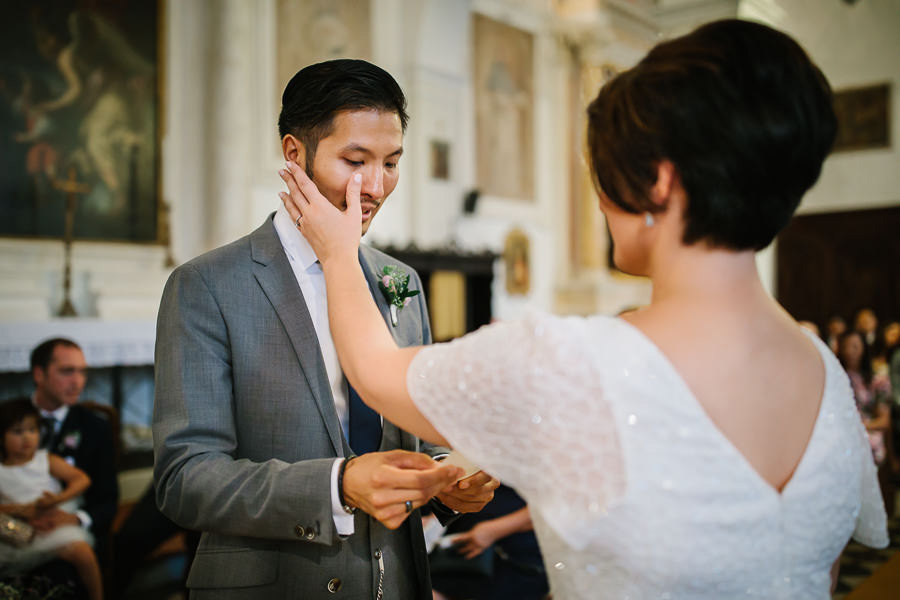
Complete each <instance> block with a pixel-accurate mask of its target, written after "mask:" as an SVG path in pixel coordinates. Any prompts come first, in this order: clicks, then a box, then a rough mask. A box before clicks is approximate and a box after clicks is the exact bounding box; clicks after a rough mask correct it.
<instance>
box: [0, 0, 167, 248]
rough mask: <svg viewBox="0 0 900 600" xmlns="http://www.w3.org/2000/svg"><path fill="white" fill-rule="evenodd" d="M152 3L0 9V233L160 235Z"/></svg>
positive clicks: (156, 24)
mask: <svg viewBox="0 0 900 600" xmlns="http://www.w3.org/2000/svg"><path fill="white" fill-rule="evenodd" d="M162 4H163V3H162V2H159V1H158V0H147V1H144V2H135V3H126V4H109V3H103V4H100V5H98V4H97V3H94V2H88V1H87V0H75V1H74V2H69V3H66V4H64V5H61V4H60V3H59V2H53V1H52V0H33V1H30V2H11V3H6V4H4V5H3V7H2V8H0V12H2V13H3V18H2V19H0V23H2V25H0V120H2V122H3V127H0V130H2V131H3V132H4V135H2V136H0V140H2V141H0V145H2V148H0V236H3V237H26V238H59V237H61V236H63V235H64V234H65V229H66V228H65V222H66V215H67V211H68V212H69V213H70V216H71V217H72V223H73V226H72V237H73V239H75V240H98V241H114V242H144V243H160V242H161V237H162V234H163V232H162V231H161V228H160V227H159V221H160V215H161V211H162V209H163V203H162V199H161V189H160V179H161V178H160V145H161V144H160V142H161V134H162V127H161V123H162V122H163V119H162V110H163V103H162V93H161V91H162V90H161V81H162V72H161V71H162V69H161V66H162V64H163V61H162V60H160V56H161V55H162V47H163V35H162V24H163V22H164V21H163V18H162V16H163V15H162Z"/></svg>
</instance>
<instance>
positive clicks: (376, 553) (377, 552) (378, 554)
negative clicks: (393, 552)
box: [374, 550, 381, 558]
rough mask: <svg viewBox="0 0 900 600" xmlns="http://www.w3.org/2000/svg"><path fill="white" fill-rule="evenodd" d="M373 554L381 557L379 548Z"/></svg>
mask: <svg viewBox="0 0 900 600" xmlns="http://www.w3.org/2000/svg"><path fill="white" fill-rule="evenodd" d="M374 556H375V558H381V550H376V551H375V554H374Z"/></svg>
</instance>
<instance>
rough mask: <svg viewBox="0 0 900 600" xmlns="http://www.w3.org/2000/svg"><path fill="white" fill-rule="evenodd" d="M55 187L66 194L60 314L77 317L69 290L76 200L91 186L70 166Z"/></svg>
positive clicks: (70, 285) (54, 183) (55, 183)
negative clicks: (82, 180)
mask: <svg viewBox="0 0 900 600" xmlns="http://www.w3.org/2000/svg"><path fill="white" fill-rule="evenodd" d="M53 187H54V188H56V189H58V190H59V191H61V192H63V193H65V194H66V230H65V234H64V235H63V247H64V248H65V268H64V274H63V303H62V306H61V307H60V308H59V316H61V317H76V316H78V315H77V314H76V313H75V307H74V306H73V305H72V300H71V299H70V298H69V292H70V290H71V287H72V238H73V233H72V231H73V229H74V225H75V202H76V200H77V199H78V194H87V193H88V192H89V191H90V189H91V188H90V187H89V186H88V185H87V184H84V183H79V182H78V172H77V171H76V170H75V167H69V176H68V178H67V179H57V180H55V181H54V182H53Z"/></svg>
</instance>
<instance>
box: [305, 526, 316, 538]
mask: <svg viewBox="0 0 900 600" xmlns="http://www.w3.org/2000/svg"><path fill="white" fill-rule="evenodd" d="M306 539H308V540H314V539H316V532H315V531H313V530H312V528H310V529H307V530H306Z"/></svg>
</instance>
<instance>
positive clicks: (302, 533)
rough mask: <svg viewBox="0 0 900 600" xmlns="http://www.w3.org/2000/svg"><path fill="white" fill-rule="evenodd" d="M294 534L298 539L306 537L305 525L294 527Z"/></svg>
mask: <svg viewBox="0 0 900 600" xmlns="http://www.w3.org/2000/svg"><path fill="white" fill-rule="evenodd" d="M294 533H295V534H296V536H297V537H298V538H302V537H304V536H306V530H305V529H303V525H297V526H296V527H294Z"/></svg>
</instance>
